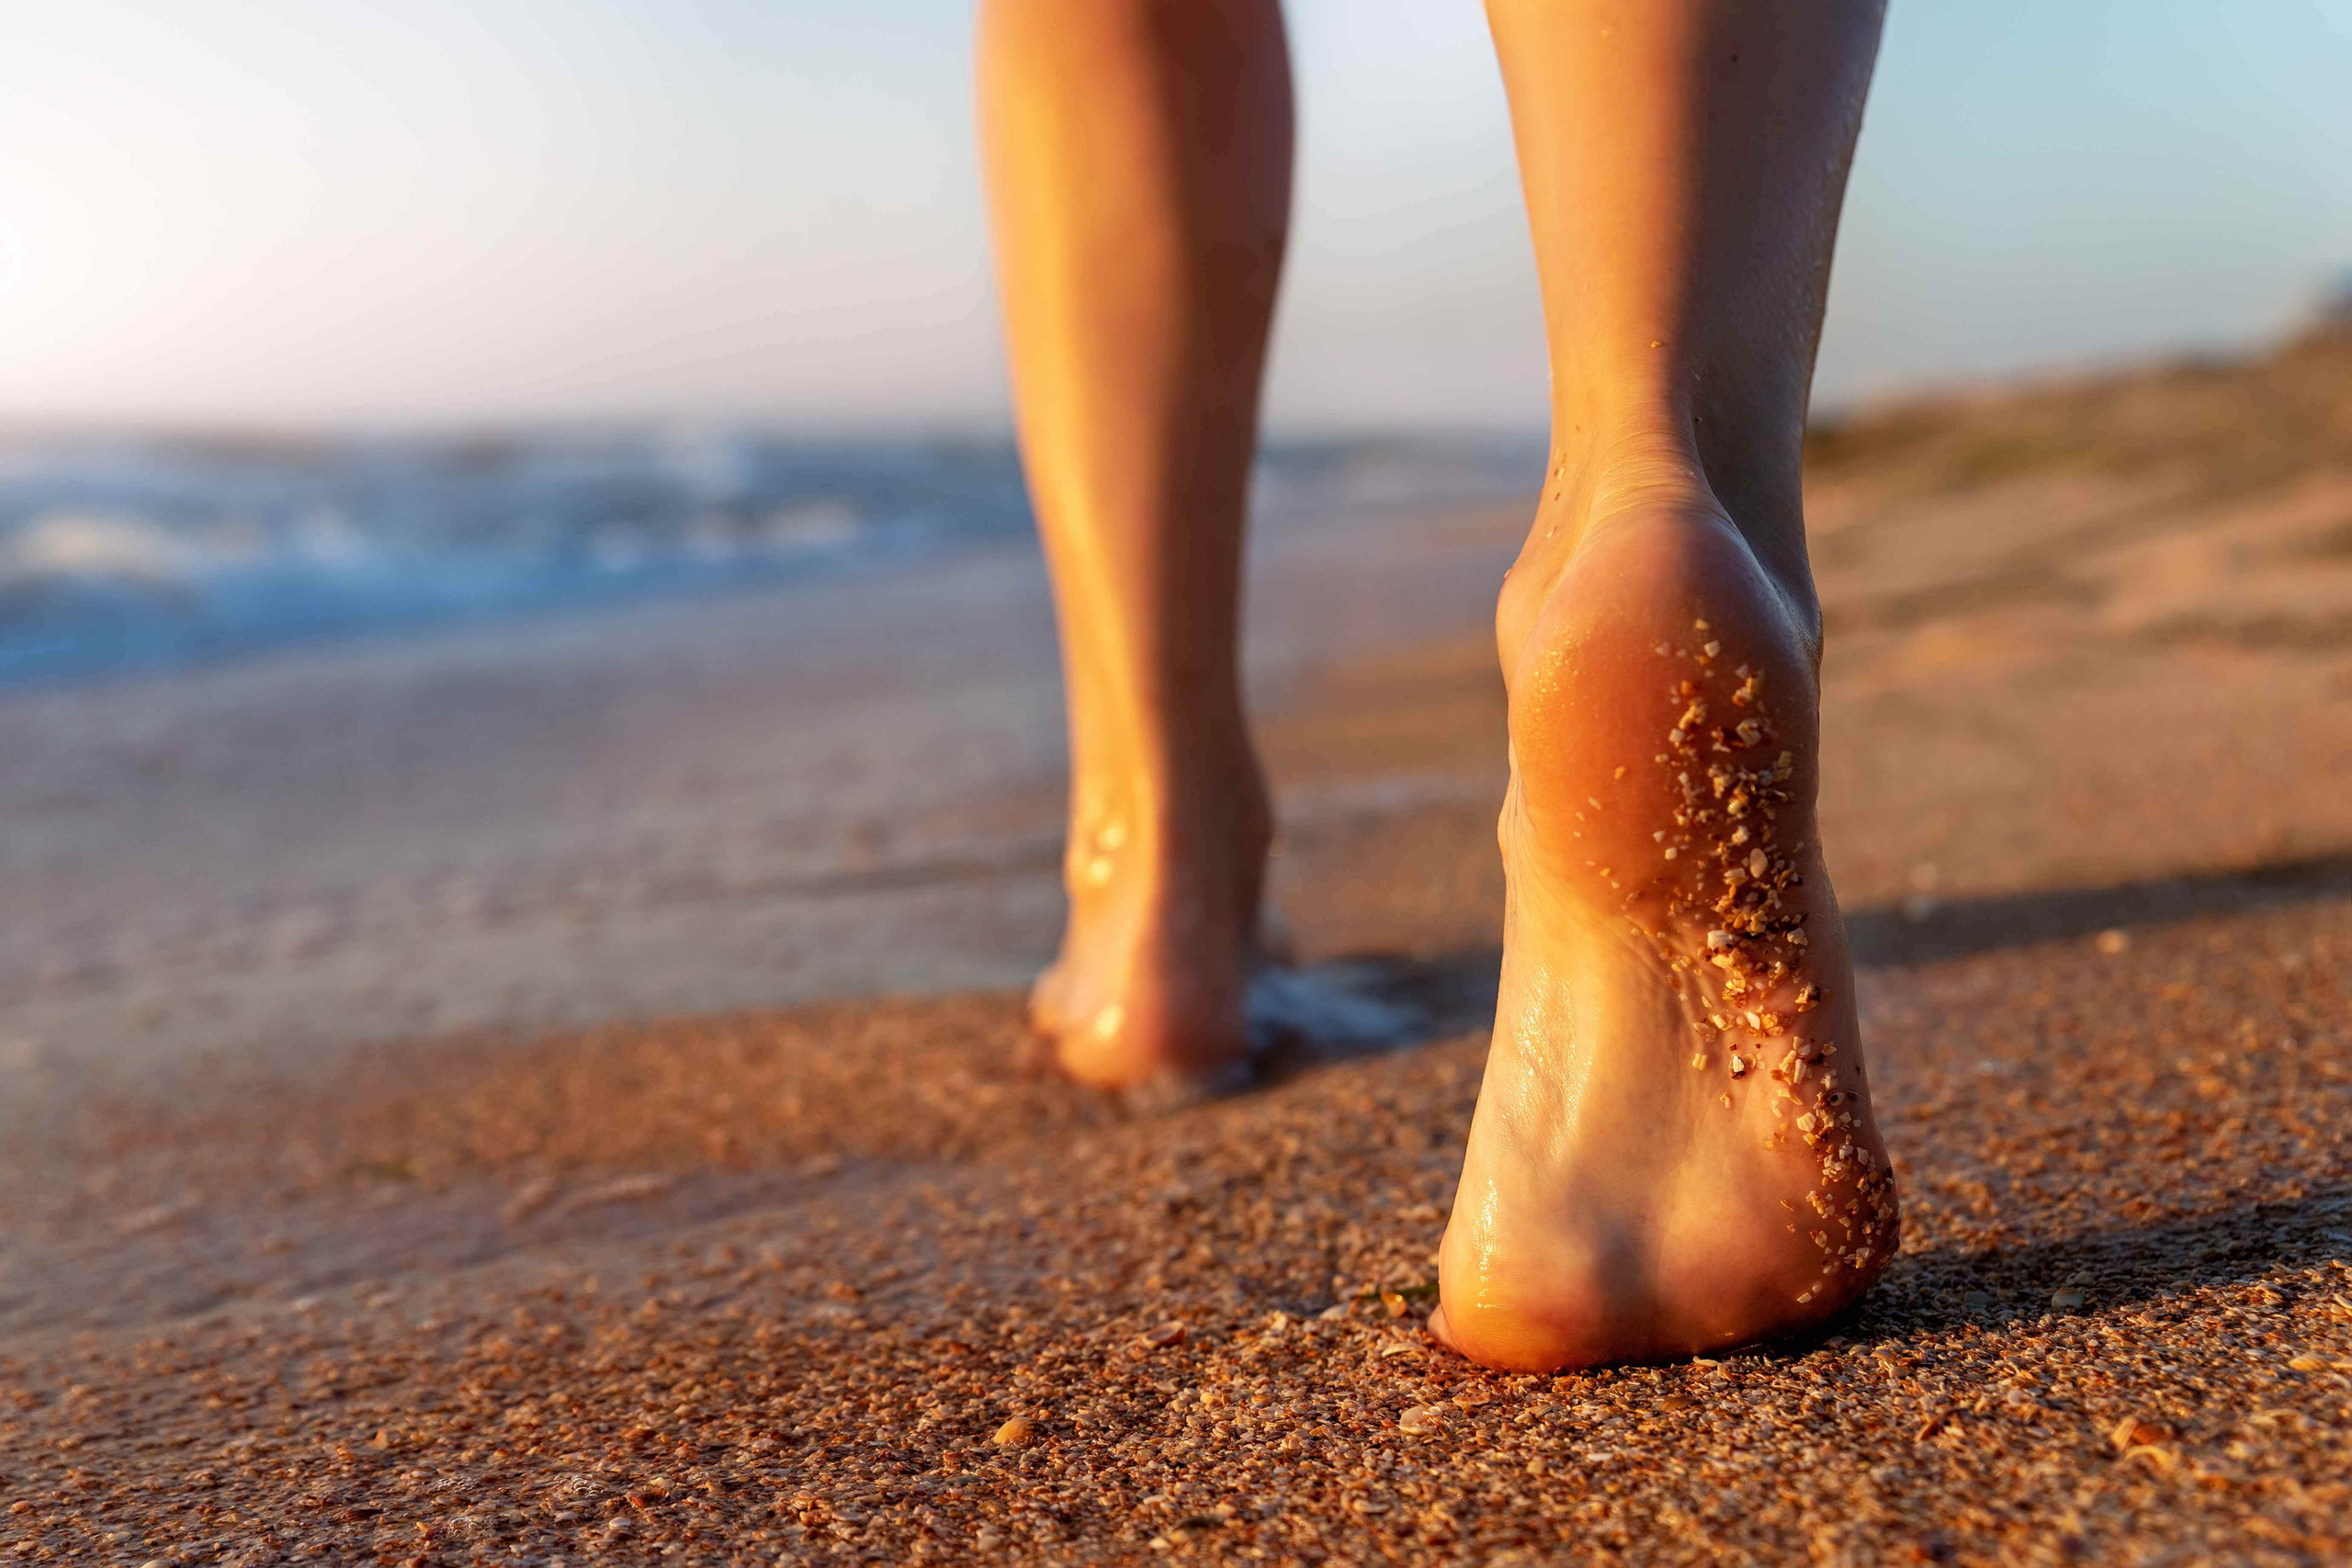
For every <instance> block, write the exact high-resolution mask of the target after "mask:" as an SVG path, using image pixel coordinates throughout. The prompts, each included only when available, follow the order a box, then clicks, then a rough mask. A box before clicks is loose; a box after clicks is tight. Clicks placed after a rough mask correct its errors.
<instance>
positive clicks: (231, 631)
mask: <svg viewBox="0 0 2352 1568" xmlns="http://www.w3.org/2000/svg"><path fill="white" fill-rule="evenodd" d="M1542 460H1543V459H1542V449H1541V446H1540V444H1537V443H1533V442H1529V441H1518V440H1507V439H1488V438H1415V439H1390V440H1359V441H1333V442H1310V443H1288V444H1278V445H1274V446H1271V447H1270V448H1269V449H1268V451H1267V453H1266V455H1265V456H1264V457H1263V458H1262V459H1261V465H1260V471H1259V473H1258V476H1257V483H1256V492H1255V493H1256V502H1257V509H1258V512H1259V513H1260V516H1261V519H1262V520H1263V522H1264V523H1265V525H1272V526H1279V525H1280V522H1281V519H1282V518H1283V516H1285V515H1288V514H1294V513H1298V512H1301V511H1314V510H1320V509H1328V508H1330V507H1339V506H1394V505H1400V504H1404V505H1423V504H1432V503H1444V502H1469V501H1476V500H1482V499H1487V498H1490V497H1499V496H1504V495H1510V494H1526V493H1532V489H1533V487H1534V485H1535V483H1536V482H1537V480H1538V479H1539V478H1540V475H1541V472H1542ZM1031 528H1032V524H1031V519H1030V513H1029V509H1028V502H1027V499H1026V496H1025V494H1024V491H1023V485H1022V480H1021V473H1020V467H1019V464H1018V462H1017V460H1016V458H1015V457H1014V454H1013V451H1012V447H1011V446H1010V444H1009V443H1003V442H988V441H956V440H941V439H907V440H893V441H886V440H870V441H838V440H836V441H810V440H802V439H794V438H792V437H790V436H786V435H779V434H771V433H764V432H747V431H738V430H709V429H695V430H683V431H682V430H676V429H628V430H599V431H582V430H563V431H550V432H533V433H528V434H465V435H401V436H385V435H368V436H359V435H348V436H327V435H322V436H316V437H288V436H209V437H192V436H184V435H168V434H123V433H119V432H117V433H100V434H91V433H73V434H51V435H45V436H17V437H15V438H0V685H8V684H21V683H24V682H56V681H73V680H78V679H88V678H91V677H95V676H101V675H105V674H108V673H114V672H120V671H142V670H155V669H159V668H169V667H173V666H184V665H190V664H195V663H200V662H204V661H207V660H217V659H223V658H231V657H238V656H249V655H254V654H259V653H264V652H266V651H269V650H272V649H284V648H287V647H288V646H291V645H296V644H302V643H315V642H321V641H326V640H333V639H339V638H347V637H357V636H369V635H390V634H400V635H418V634H423V633H427V632H430V631H432V630H434V629H435V628H447V627H449V626H478V625H481V624H483V623H485V622H496V621H498V620H501V619H504V618H511V617H517V616H524V615H547V614H552V613H571V612H577V611H581V610H584V609H591V608H594V607H597V606H601V605H610V604H621V603H626V602H628V601H631V600H638V599H643V598H647V597H650V596H654V595H662V594H670V595H675V594H684V593H695V592H729V591H741V590H745V589H752V588H757V587H759V586H762V585H767V584H775V583H778V582H784V581H800V580H806V579H809V578H812V577H816V576H820V575H822V574H825V573H839V572H870V571H876V570H890V569H891V567H892V566H893V565H894V564H899V563H905V562H909V561H913V560H919V559H928V558H936V557H937V556H939V555H940V554H941V553H943V552H946V551H951V550H955V549H959V548H970V547H987V546H989V545H990V544H992V543H993V544H997V545H1000V546H1001V545H1002V544H1005V543H1008V542H1013V541H1018V540H1020V539H1022V538H1023V537H1024V536H1027V535H1028V534H1029V533H1030V532H1031Z"/></svg>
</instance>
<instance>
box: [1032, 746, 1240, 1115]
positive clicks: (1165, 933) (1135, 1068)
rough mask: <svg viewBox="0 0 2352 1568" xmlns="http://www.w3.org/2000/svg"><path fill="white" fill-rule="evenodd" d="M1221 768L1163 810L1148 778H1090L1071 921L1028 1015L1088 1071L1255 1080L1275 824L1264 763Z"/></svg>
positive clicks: (1207, 1088)
mask: <svg viewBox="0 0 2352 1568" xmlns="http://www.w3.org/2000/svg"><path fill="white" fill-rule="evenodd" d="M1216 778H1217V779H1218V781H1219V782H1218V783H1217V784H1216V785H1214V786H1208V785H1204V786H1200V787H1195V788H1192V789H1188V790H1185V791H1183V792H1182V797H1181V798H1177V799H1173V800H1170V801H1168V802H1167V804H1166V808H1165V809H1151V808H1148V807H1147V806H1146V805H1145V802H1147V801H1148V800H1150V799H1151V798H1152V793H1153V792H1150V791H1148V790H1145V789H1142V788H1139V787H1135V786H1133V785H1130V784H1112V783H1108V782H1105V781H1101V780H1086V779H1081V780H1080V783H1079V786H1078V798H1077V800H1076V801H1075V802H1074V803H1073V805H1074V809H1073V810H1072V812H1071V826H1070V834H1069V852H1068V853H1067V855H1066V856H1065V859H1064V863H1063V881H1064V884H1065V886H1067V887H1068V888H1069V925H1068V926H1067V928H1066V929H1065V930H1064V931H1063V934H1062V948H1061V953H1060V956H1059V957H1057V959H1056V960H1055V961H1054V964H1053V966H1052V967H1051V968H1049V969H1047V970H1046V972H1045V973H1044V974H1043V975H1042V976H1039V977H1038V979H1037V983H1036V985H1035V987H1034V988H1033V989H1032V990H1031V992H1030V995H1029V1014H1030V1021H1031V1023H1032V1025H1033V1026H1034V1027H1035V1029H1036V1031H1037V1032H1038V1033H1039V1034H1040V1036H1042V1037H1043V1039H1044V1040H1045V1041H1046V1043H1048V1044H1049V1046H1050V1048H1051V1051H1052V1055H1053V1060H1054V1064H1055V1065H1056V1066H1057V1067H1058V1068H1059V1069H1060V1070H1061V1071H1062V1072H1064V1073H1067V1074H1068V1075H1069V1077H1072V1078H1075V1079H1077V1080H1078V1081H1079V1082H1080V1083H1085V1084H1091V1085H1094V1086H1095V1087H1097V1088H1101V1089H1121V1090H1127V1091H1131V1092H1133V1091H1140V1092H1143V1093H1144V1094H1146V1095H1147V1096H1148V1097H1149V1098H1152V1099H1154V1100H1184V1099H1190V1098H1194V1097H1197V1096H1199V1095H1201V1094H1204V1093H1214V1092H1216V1091H1218V1090H1221V1089H1229V1088H1233V1087H1236V1086H1237V1085H1238V1084H1239V1083H1242V1082H1246V1081H1247V1079H1248V1075H1249V1055H1250V1051H1249V1039H1248V1035H1247V1032H1246V1029H1245V1026H1244V1021H1243V1006H1244V1001H1245V998H1246V994H1247V991H1248V988H1249V978H1250V968H1251V966H1252V964H1254V963H1255V962H1256V958H1257V952H1258V929H1257V928H1258V904H1259V898H1260V896H1261V889H1262V888H1263V886H1264V883H1265V867H1266V852H1267V845H1268V841H1269V839H1270V836H1271V829H1270V827H1269V817H1268V808H1267V805H1266V796H1265V790H1264V786H1263V784H1261V783H1260V781H1259V775H1258V772H1257V768H1256V765H1255V763H1254V762H1252V761H1249V760H1248V759H1247V758H1244V759H1242V760H1241V761H1238V762H1237V763H1236V764H1235V765H1234V766H1233V767H1231V768H1227V769H1220V770H1216ZM1163 793H1164V792H1163Z"/></svg>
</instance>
